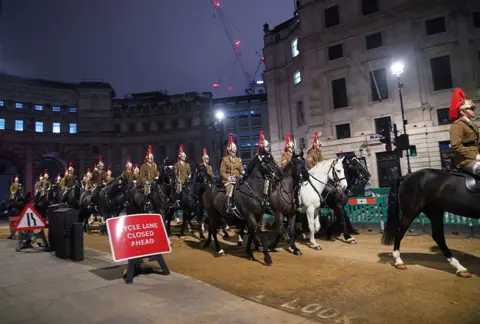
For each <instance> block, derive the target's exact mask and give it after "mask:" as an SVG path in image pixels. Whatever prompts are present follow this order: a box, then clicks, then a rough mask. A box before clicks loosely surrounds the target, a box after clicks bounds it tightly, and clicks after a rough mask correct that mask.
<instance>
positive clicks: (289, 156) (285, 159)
mask: <svg viewBox="0 0 480 324" xmlns="http://www.w3.org/2000/svg"><path fill="white" fill-rule="evenodd" d="M292 156H293V154H292V153H290V152H288V151H287V152H284V153H283V154H282V159H281V160H280V167H281V168H282V170H283V169H285V167H286V166H287V164H288V163H290V161H291V160H292Z"/></svg>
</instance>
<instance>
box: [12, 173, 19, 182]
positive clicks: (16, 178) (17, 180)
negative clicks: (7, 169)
mask: <svg viewBox="0 0 480 324" xmlns="http://www.w3.org/2000/svg"><path fill="white" fill-rule="evenodd" d="M13 181H15V182H19V181H20V179H19V178H18V174H17V175H16V176H15V179H13Z"/></svg>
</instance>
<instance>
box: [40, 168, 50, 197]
mask: <svg viewBox="0 0 480 324" xmlns="http://www.w3.org/2000/svg"><path fill="white" fill-rule="evenodd" d="M51 188H52V182H51V181H50V177H49V176H48V170H47V169H45V170H44V171H43V186H42V189H43V190H44V191H48V190H50V189H51ZM42 194H43V193H42Z"/></svg>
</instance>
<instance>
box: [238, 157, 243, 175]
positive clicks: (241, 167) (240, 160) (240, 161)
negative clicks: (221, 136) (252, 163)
mask: <svg viewBox="0 0 480 324" xmlns="http://www.w3.org/2000/svg"><path fill="white" fill-rule="evenodd" d="M238 161H239V163H240V168H239V169H238V171H240V174H242V173H245V169H244V168H243V163H242V159H241V158H238Z"/></svg>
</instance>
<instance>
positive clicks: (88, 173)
mask: <svg viewBox="0 0 480 324" xmlns="http://www.w3.org/2000/svg"><path fill="white" fill-rule="evenodd" d="M86 176H87V177H88V178H90V177H91V176H92V172H91V171H90V168H87V173H86Z"/></svg>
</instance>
